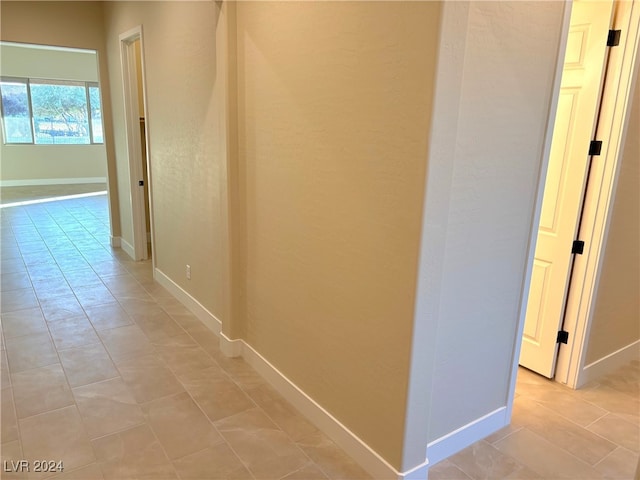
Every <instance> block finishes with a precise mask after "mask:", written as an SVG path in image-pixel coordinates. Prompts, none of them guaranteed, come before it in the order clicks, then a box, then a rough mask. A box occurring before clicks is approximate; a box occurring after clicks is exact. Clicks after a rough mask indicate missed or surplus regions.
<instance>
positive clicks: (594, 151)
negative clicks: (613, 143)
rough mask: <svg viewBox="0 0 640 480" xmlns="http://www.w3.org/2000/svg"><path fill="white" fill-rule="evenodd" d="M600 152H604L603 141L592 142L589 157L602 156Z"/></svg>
mask: <svg viewBox="0 0 640 480" xmlns="http://www.w3.org/2000/svg"><path fill="white" fill-rule="evenodd" d="M600 152H602V140H591V143H590V144H589V156H594V155H600Z"/></svg>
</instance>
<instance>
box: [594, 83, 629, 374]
mask: <svg viewBox="0 0 640 480" xmlns="http://www.w3.org/2000/svg"><path fill="white" fill-rule="evenodd" d="M638 132H640V81H638V80H637V79H636V84H635V91H634V93H633V98H632V103H631V111H630V118H629V125H628V127H627V134H626V140H625V144H624V148H623V150H622V157H621V159H620V162H621V164H620V167H619V168H620V171H619V176H618V183H617V188H616V191H615V194H614V195H615V197H614V203H613V209H612V211H611V217H610V220H609V222H610V224H609V233H608V236H607V240H606V250H605V252H604V256H603V261H602V267H601V272H600V280H599V283H598V288H597V293H596V300H595V310H594V313H593V319H592V323H591V330H590V333H589V338H588V341H587V343H588V347H587V360H586V364H587V365H588V364H590V363H593V362H595V361H597V360H600V359H601V358H603V357H606V356H607V355H609V354H611V353H613V352H615V351H617V350H619V349H621V348H624V347H626V346H628V345H630V344H631V343H633V342H635V341H637V340H638V339H640V296H639V293H638V292H640V248H639V246H640V138H638Z"/></svg>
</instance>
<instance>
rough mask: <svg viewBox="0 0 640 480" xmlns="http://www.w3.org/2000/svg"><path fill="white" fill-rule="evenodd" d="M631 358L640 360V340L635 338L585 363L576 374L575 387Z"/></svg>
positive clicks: (608, 371)
mask: <svg viewBox="0 0 640 480" xmlns="http://www.w3.org/2000/svg"><path fill="white" fill-rule="evenodd" d="M632 360H640V340H636V341H635V342H633V343H630V344H629V345H627V346H626V347H622V348H621V349H619V350H616V351H615V352H613V353H610V354H609V355H607V356H606V357H603V358H601V359H600V360H596V361H595V362H593V363H590V364H589V365H586V366H585V367H584V368H583V369H582V372H581V373H580V375H578V381H577V382H576V388H580V387H581V386H582V385H584V384H586V383H588V382H590V381H591V380H596V379H597V378H599V377H602V376H603V375H606V374H607V373H611V372H613V371H614V370H617V369H618V368H620V367H622V366H624V365H626V364H627V363H629V362H631V361H632Z"/></svg>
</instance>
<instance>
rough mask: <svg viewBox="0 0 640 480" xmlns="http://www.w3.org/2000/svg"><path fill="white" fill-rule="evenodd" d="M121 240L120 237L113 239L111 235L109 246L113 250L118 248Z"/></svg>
mask: <svg viewBox="0 0 640 480" xmlns="http://www.w3.org/2000/svg"><path fill="white" fill-rule="evenodd" d="M121 240H122V239H121V238H120V237H114V236H113V235H111V246H112V247H113V248H120V247H121V245H122V242H121Z"/></svg>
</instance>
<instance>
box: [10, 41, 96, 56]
mask: <svg viewBox="0 0 640 480" xmlns="http://www.w3.org/2000/svg"><path fill="white" fill-rule="evenodd" d="M0 45H6V46H7V47H21V48H33V49H34V50H57V51H59V52H74V53H92V54H94V55H97V54H98V52H97V51H96V50H91V49H87V48H73V47H58V46H55V45H38V44H35V43H23V42H10V41H6V40H1V41H0Z"/></svg>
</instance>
